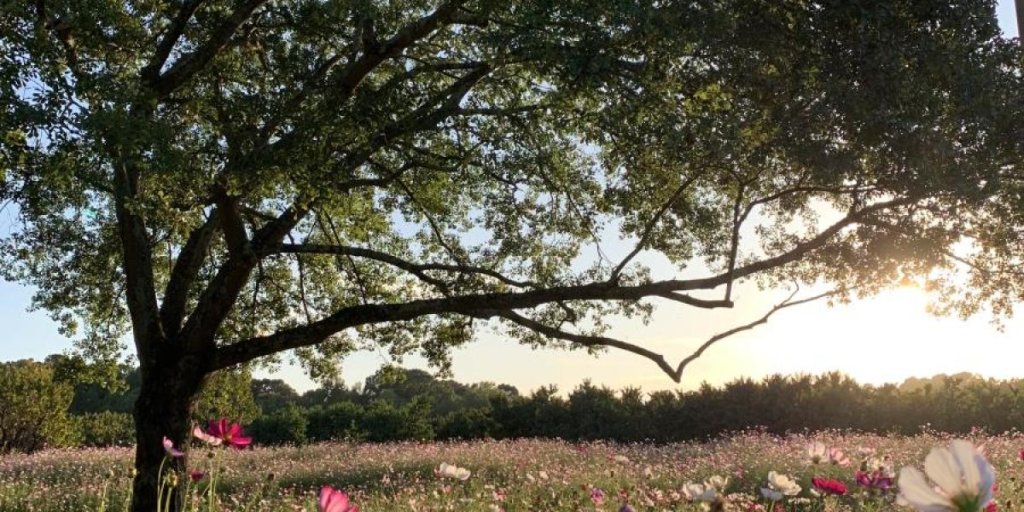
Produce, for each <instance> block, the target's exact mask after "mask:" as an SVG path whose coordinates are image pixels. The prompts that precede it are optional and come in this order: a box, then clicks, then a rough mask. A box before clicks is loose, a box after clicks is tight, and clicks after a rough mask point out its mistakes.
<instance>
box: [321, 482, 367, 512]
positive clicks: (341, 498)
mask: <svg viewBox="0 0 1024 512" xmlns="http://www.w3.org/2000/svg"><path fill="white" fill-rule="evenodd" d="M317 510H319V512H359V507H357V506H355V505H353V504H352V503H351V502H349V499H348V495H347V494H345V493H343V492H341V491H339V490H336V489H334V488H333V487H331V486H329V485H325V486H323V487H321V488H320V499H319V500H317Z"/></svg>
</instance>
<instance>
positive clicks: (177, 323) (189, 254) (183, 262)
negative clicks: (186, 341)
mask: <svg viewBox="0 0 1024 512" xmlns="http://www.w3.org/2000/svg"><path fill="white" fill-rule="evenodd" d="M219 219H220V214H219V213H218V210H217V209H214V210H213V213H212V214H211V215H210V217H209V218H208V219H206V222H204V223H203V225H202V226H199V227H198V228H196V229H194V230H193V231H192V233H190V234H189V236H188V240H187V241H186V242H185V246H184V247H182V249H181V252H179V253H178V258H177V260H176V261H175V262H174V267H173V269H172V270H171V274H170V278H169V279H168V281H167V289H166V290H165V291H164V300H163V303H162V304H161V305H160V320H161V323H162V324H163V327H164V332H166V333H167V334H168V335H169V336H174V335H175V334H177V333H178V330H179V329H180V328H181V320H182V318H184V316H185V304H186V303H187V301H188V291H189V288H191V286H192V282H193V281H195V278H196V276H197V275H198V274H199V269H200V268H202V265H203V260H204V259H205V257H206V250H207V248H209V246H210V242H211V241H213V235H214V233H215V232H216V231H217V224H218V223H219V222H220V220H219Z"/></svg>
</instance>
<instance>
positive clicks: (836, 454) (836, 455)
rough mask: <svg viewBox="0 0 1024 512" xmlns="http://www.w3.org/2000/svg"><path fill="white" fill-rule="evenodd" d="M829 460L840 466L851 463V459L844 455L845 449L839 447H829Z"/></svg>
mask: <svg viewBox="0 0 1024 512" xmlns="http://www.w3.org/2000/svg"><path fill="white" fill-rule="evenodd" d="M828 461H829V462H830V463H832V464H837V465H839V466H848V465H849V464H850V459H849V458H847V457H846V455H843V451H842V450H840V449H839V448H829V449H828Z"/></svg>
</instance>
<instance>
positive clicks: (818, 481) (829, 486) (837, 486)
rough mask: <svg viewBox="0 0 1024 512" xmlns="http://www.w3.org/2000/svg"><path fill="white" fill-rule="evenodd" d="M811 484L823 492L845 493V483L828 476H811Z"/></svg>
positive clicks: (840, 494)
mask: <svg viewBox="0 0 1024 512" xmlns="http://www.w3.org/2000/svg"><path fill="white" fill-rule="evenodd" d="M811 484H813V485H814V488H815V489H817V490H818V491H821V492H823V493H825V494H835V495H839V496H842V495H844V494H846V484H844V483H842V482H840V481H839V480H833V479H830V478H812V479H811Z"/></svg>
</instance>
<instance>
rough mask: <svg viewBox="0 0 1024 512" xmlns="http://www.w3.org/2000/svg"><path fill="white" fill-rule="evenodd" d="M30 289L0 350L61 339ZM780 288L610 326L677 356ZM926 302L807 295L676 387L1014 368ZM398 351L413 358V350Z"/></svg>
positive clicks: (902, 295)
mask: <svg viewBox="0 0 1024 512" xmlns="http://www.w3.org/2000/svg"><path fill="white" fill-rule="evenodd" d="M998 14H999V21H1000V25H1001V26H1002V28H1003V31H1004V32H1005V33H1007V34H1016V33H1017V27H1016V22H1015V18H1014V12H1013V2H1012V0H1002V1H1001V2H1000V3H999V7H998ZM9 214H10V212H9V211H8V212H6V213H0V226H9V225H10V222H9V220H8V219H6V218H3V217H5V216H7V215H9ZM605 248H606V249H607V250H610V251H611V252H613V253H614V252H620V251H623V250H628V249H626V248H625V246H624V245H623V244H621V243H615V242H611V243H609V244H608V245H607V246H606V247H605ZM646 261H647V263H649V264H651V265H652V267H653V268H654V269H655V271H658V272H668V271H670V267H668V265H666V264H665V263H664V262H663V261H659V260H658V259H657V258H650V257H648V258H647V259H646ZM31 295H32V290H31V289H28V288H25V287H23V286H20V285H17V284H12V283H7V282H3V281H0V326H3V327H2V328H3V330H4V335H3V336H2V337H0V360H14V359H23V358H34V359H42V358H43V357H46V356H47V355H49V354H52V353H55V352H60V351H62V350H65V349H67V348H69V347H70V342H69V341H68V340H66V339H64V338H63V337H62V336H61V335H60V334H59V333H58V332H57V329H56V325H55V324H54V323H53V322H52V321H51V320H50V319H49V318H48V317H47V316H46V314H45V312H40V311H34V312H30V311H27V308H28V306H29V303H30V299H31ZM783 296H784V293H781V292H774V293H773V292H760V291H758V290H756V289H755V288H752V287H749V286H743V287H740V288H739V289H738V290H737V291H736V293H735V297H734V298H735V299H736V300H737V307H736V308H734V309H732V310H728V311H715V312H708V311H704V310H694V309H688V308H684V307H679V306H678V305H663V306H661V307H660V308H659V310H658V311H657V312H656V313H655V316H654V319H653V321H652V322H651V323H650V324H649V325H647V326H643V325H639V324H637V323H634V322H618V323H616V324H615V327H614V329H613V332H612V333H611V334H612V335H614V336H616V337H620V338H623V339H628V340H630V341H632V342H636V343H640V344H643V345H644V346H647V347H648V348H651V349H654V350H658V351H662V352H664V353H665V354H666V355H668V356H671V357H669V359H670V361H676V360H678V359H679V358H681V357H684V356H686V355H687V354H689V352H690V351H692V350H693V348H694V347H696V346H697V345H699V344H700V343H701V342H702V341H703V340H704V339H706V338H707V337H708V336H711V335H713V334H714V333H716V332H719V331H721V330H724V329H727V328H729V327H731V326H733V325H736V324H740V323H745V322H747V321H750V320H752V319H754V318H757V317H758V316H760V315H761V314H763V313H764V311H765V310H767V309H768V308H770V307H771V305H772V304H774V303H776V302H778V301H779V300H780V299H781V298H782V297H783ZM924 305H925V301H924V298H923V297H922V296H921V295H920V294H919V293H918V292H916V291H913V290H899V291H896V292H892V293H888V294H885V295H883V296H880V297H877V298H875V299H872V300H867V301H861V302H858V303H855V304H851V305H847V306H836V307H833V308H828V307H826V306H825V305H824V304H810V305H806V306H802V307H799V308H792V309H789V310H785V311H782V312H779V313H778V314H777V315H776V316H774V317H772V319H771V321H770V322H769V323H768V324H767V325H765V326H761V327H759V328H757V329H755V330H752V331H748V332H746V333H742V334H740V335H737V336H735V337H732V338H729V339H727V340H724V341H722V342H720V343H719V344H717V345H716V346H715V347H713V348H712V349H710V350H709V351H708V352H706V353H705V354H704V356H703V357H702V358H701V359H699V360H697V361H696V362H694V363H693V364H691V365H690V368H689V369H688V370H687V371H688V373H686V374H685V375H684V378H683V383H682V387H683V388H693V387H695V386H696V385H698V384H699V383H700V382H701V381H705V380H706V381H708V382H711V383H721V382H725V381H728V380H731V379H733V378H736V377H739V376H751V377H755V378H756V377H760V376H764V375H767V374H771V373H776V372H778V373H792V372H807V373H820V372H824V371H829V370H837V369H838V370H842V371H844V372H846V373H849V374H851V375H853V376H854V377H855V378H857V379H858V380H861V381H862V382H871V383H881V382H898V381H900V380H902V379H904V378H906V377H910V376H928V375H932V374H934V373H939V372H944V373H955V372H960V371H970V372H976V373H980V374H983V375H987V376H992V377H999V378H1010V377H1024V367H1022V366H1021V365H1020V361H1022V360H1024V321H1022V320H1020V319H1016V320H1011V321H1009V322H1008V323H1007V324H1006V328H1005V330H1004V331H1003V332H998V331H996V330H995V329H994V328H993V327H992V326H991V325H989V324H988V322H987V319H986V318H981V317H979V318H973V319H970V320H968V321H960V320H958V319H951V318H934V317H932V316H930V315H928V314H927V313H926V312H925V310H924ZM383 361H384V359H383V358H382V357H381V356H380V355H378V354H375V353H359V354H354V355H352V356H350V357H349V358H348V359H347V360H346V361H345V363H344V366H343V373H344V377H345V380H346V381H347V382H350V383H351V382H357V381H362V380H363V379H364V378H366V376H368V375H370V374H372V373H373V372H374V371H376V369H377V368H378V367H379V366H380V364H381V363H382V362H383ZM407 363H408V364H407V366H422V362H421V361H418V360H415V359H409V360H407ZM454 373H455V378H456V379H457V380H460V381H463V382H475V381H482V380H488V381H494V382H505V383H509V384H513V385H515V386H517V387H519V388H520V389H523V390H531V389H535V388H537V387H538V386H541V385H546V384H557V385H559V387H560V388H562V389H563V390H568V389H571V388H573V387H575V386H576V385H577V384H579V383H580V382H581V381H582V380H583V379H590V380H592V381H594V382H596V383H599V384H607V385H610V386H612V387H622V386H626V385H633V386H639V387H641V388H643V389H644V390H647V391H653V390H657V389H669V388H675V387H676V385H675V384H674V383H673V382H672V381H670V380H669V379H668V377H666V376H665V375H663V374H661V373H660V370H658V369H657V367H655V366H654V365H653V364H652V363H651V362H649V361H647V360H646V359H642V358H639V357H637V356H633V355H631V354H625V353H620V352H615V351H610V352H607V353H605V354H603V355H601V356H599V357H596V358H595V357H591V356H588V355H586V354H585V353H582V352H573V353H568V352H559V351H544V350H536V351H535V350H530V349H529V348H526V347H522V346H519V345H517V344H515V343H513V342H509V341H504V340H501V339H498V338H496V337H494V336H492V335H489V334H483V335H481V336H480V339H479V341H478V342H476V343H474V344H472V345H470V346H468V347H466V348H463V349H460V350H457V351H456V352H455V353H454ZM260 375H261V376H267V375H268V374H267V373H266V372H262V373H261V374H260ZM275 376H276V377H278V378H283V379H285V380H287V381H289V382H290V383H292V385H293V386H295V387H296V388H299V389H306V388H308V387H310V386H311V385H312V384H311V383H310V381H309V380H308V379H307V378H306V377H305V376H304V375H303V373H302V371H301V370H299V369H298V368H295V367H290V366H285V367H283V368H282V369H281V370H280V371H279V372H277V374H276V375H275Z"/></svg>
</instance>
